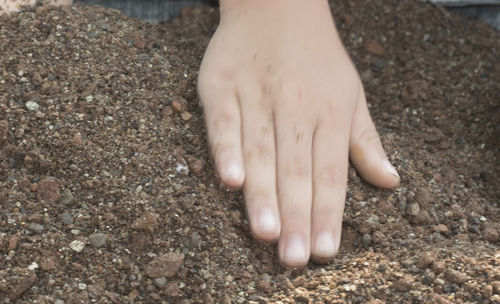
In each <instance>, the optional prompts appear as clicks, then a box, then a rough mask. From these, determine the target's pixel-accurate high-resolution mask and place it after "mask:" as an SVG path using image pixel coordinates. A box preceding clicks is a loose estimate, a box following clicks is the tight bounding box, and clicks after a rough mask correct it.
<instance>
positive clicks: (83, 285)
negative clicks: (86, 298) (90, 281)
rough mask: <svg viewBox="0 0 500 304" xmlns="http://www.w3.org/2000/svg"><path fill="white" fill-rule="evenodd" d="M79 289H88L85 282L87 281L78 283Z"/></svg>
mask: <svg viewBox="0 0 500 304" xmlns="http://www.w3.org/2000/svg"><path fill="white" fill-rule="evenodd" d="M78 289H80V290H85V289H87V284H85V283H78Z"/></svg>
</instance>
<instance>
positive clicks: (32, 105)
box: [26, 101, 39, 111]
mask: <svg viewBox="0 0 500 304" xmlns="http://www.w3.org/2000/svg"><path fill="white" fill-rule="evenodd" d="M38 107H39V105H38V103H36V102H34V101H28V102H27V103H26V109H28V110H30V111H36V110H38Z"/></svg>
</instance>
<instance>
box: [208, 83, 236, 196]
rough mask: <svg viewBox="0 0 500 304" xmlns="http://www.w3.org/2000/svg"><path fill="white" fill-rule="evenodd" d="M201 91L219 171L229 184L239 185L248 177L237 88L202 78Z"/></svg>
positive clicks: (234, 186)
mask: <svg viewBox="0 0 500 304" xmlns="http://www.w3.org/2000/svg"><path fill="white" fill-rule="evenodd" d="M198 92H199V94H200V99H201V102H202V104H203V110H204V113H205V122H206V124H207V129H208V139H209V142H210V146H211V149H212V155H213V156H214V158H215V166H216V168H217V172H218V173H219V176H220V178H221V179H222V181H223V182H224V183H225V184H226V185H227V186H229V187H232V188H239V187H241V186H242V184H243V181H244V179H245V172H244V166H243V156H242V151H241V115H240V108H239V103H238V100H237V99H236V95H235V93H234V89H232V88H231V87H229V86H223V85H218V84H211V85H208V84H207V83H205V82H203V81H201V82H200V83H199V85H198Z"/></svg>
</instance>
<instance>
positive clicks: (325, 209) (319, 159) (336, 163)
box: [311, 118, 349, 261]
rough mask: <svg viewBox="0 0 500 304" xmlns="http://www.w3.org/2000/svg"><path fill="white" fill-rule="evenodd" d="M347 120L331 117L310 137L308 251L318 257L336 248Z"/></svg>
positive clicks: (344, 174)
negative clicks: (310, 205) (310, 219)
mask: <svg viewBox="0 0 500 304" xmlns="http://www.w3.org/2000/svg"><path fill="white" fill-rule="evenodd" d="M348 128H349V127H348V120H347V121H340V120H339V119H335V118H331V119H330V120H329V121H326V122H325V123H324V124H321V125H319V126H318V128H317V129H316V132H315V135H314V140H313V205H312V242H311V255H312V257H313V258H314V259H316V260H319V261H327V260H329V259H331V258H332V257H334V256H335V255H336V254H337V252H338V249H339V245H340V237H341V230H342V215H343V212H344V201H345V194H346V186H347V168H348V134H349V133H348V132H349V129H348Z"/></svg>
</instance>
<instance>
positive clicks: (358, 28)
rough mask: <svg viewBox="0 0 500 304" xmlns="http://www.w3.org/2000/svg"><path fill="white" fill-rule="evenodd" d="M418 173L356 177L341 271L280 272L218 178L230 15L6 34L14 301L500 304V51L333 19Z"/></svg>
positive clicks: (438, 13) (425, 12)
mask: <svg viewBox="0 0 500 304" xmlns="http://www.w3.org/2000/svg"><path fill="white" fill-rule="evenodd" d="M332 11H333V13H334V16H335V19H336V22H337V26H338V28H339V30H340V33H341V35H342V38H343V40H344V42H345V44H346V47H347V49H348V51H349V53H350V54H351V55H352V57H353V60H354V62H355V64H356V66H357V67H358V69H359V72H360V75H361V77H362V79H363V82H364V84H365V87H366V91H367V94H368V100H369V102H370V107H371V112H372V115H373V117H374V119H375V121H376V124H377V126H378V130H379V132H380V134H381V136H382V141H383V143H384V146H385V148H386V150H387V151H388V153H389V155H390V158H391V160H392V161H393V163H395V164H396V165H397V169H398V171H399V172H400V174H401V176H402V182H401V185H400V186H399V187H398V188H396V189H395V190H381V189H376V188H374V187H372V186H370V185H368V184H366V183H364V182H363V181H362V180H361V179H360V178H359V177H358V176H357V174H356V172H355V171H354V170H353V169H352V168H351V169H350V171H349V177H350V178H349V190H348V193H347V202H346V210H345V215H344V226H343V229H344V230H343V231H344V232H343V240H342V245H341V252H340V254H339V255H338V257H337V258H336V259H335V260H334V261H333V262H331V263H330V264H327V265H320V264H310V265H309V266H308V267H306V268H305V269H302V270H298V271H292V270H288V269H284V268H282V267H281V266H280V265H279V263H278V262H277V256H276V248H275V246H274V245H266V244H261V243H258V242H257V241H255V240H254V239H252V237H251V234H250V232H249V228H248V222H247V220H246V215H245V208H244V202H243V198H242V195H241V193H239V192H228V191H226V190H225V188H224V187H223V186H222V185H221V184H220V182H219V181H218V180H217V178H216V175H215V173H214V170H213V166H212V162H211V160H210V156H209V152H208V149H207V143H206V133H205V128H204V122H203V117H202V111H201V109H200V107H199V105H198V100H197V95H196V89H195V82H196V74H197V71H198V66H199V64H200V61H201V58H202V55H203V50H204V48H205V47H206V45H207V43H208V41H209V38H210V35H211V34H212V32H213V31H214V30H215V28H216V24H217V20H218V16H217V9H216V8H211V7H206V6H201V7H196V8H192V9H185V10H184V11H183V12H182V18H180V19H176V20H173V21H171V22H169V23H166V24H156V25H155V24H148V23H145V22H142V21H139V20H135V19H131V18H128V17H126V16H124V15H123V14H121V13H120V12H118V11H115V10H110V9H104V8H99V7H91V6H85V5H81V4H77V5H76V6H74V7H73V8H53V7H47V6H39V7H37V8H33V9H30V10H28V11H24V12H22V13H16V14H13V15H12V16H10V17H8V16H5V15H4V16H2V17H0V54H1V58H2V60H1V61H0V202H1V205H0V211H1V214H0V303H56V304H62V303H94V302H95V303H185V304H187V303H267V302H274V303H372V304H374V303H465V302H468V303H471V302H473V303H500V205H499V203H500V201H499V197H500V195H499V194H500V188H499V186H498V185H500V177H499V174H498V173H499V166H500V165H499V162H498V155H499V148H500V140H499V138H500V127H499V125H500V111H499V102H498V98H499V97H500V65H499V64H498V54H500V34H499V32H498V31H496V30H494V29H493V28H491V27H489V26H487V25H485V24H482V23H480V22H478V21H475V20H472V19H467V18H465V17H462V16H458V15H454V14H452V13H450V12H448V11H446V10H444V9H441V8H439V7H435V6H432V5H429V4H423V3H421V2H420V1H395V0H383V1H369V0H363V1H356V2H352V1H347V0H337V1H335V2H334V5H333V4H332Z"/></svg>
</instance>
